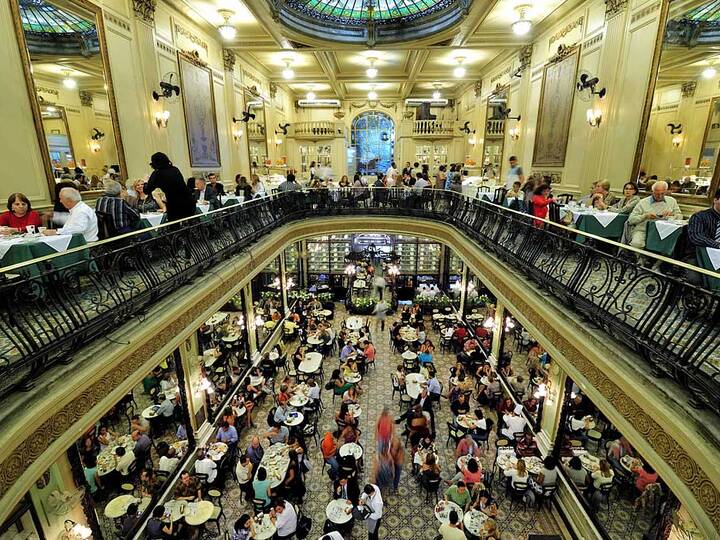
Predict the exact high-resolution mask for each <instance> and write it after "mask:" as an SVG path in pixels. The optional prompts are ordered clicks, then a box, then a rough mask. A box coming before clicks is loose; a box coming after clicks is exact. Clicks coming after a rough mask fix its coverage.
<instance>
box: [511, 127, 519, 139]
mask: <svg viewBox="0 0 720 540" xmlns="http://www.w3.org/2000/svg"><path fill="white" fill-rule="evenodd" d="M508 135H510V140H513V141H517V140H518V139H519V138H520V128H516V127H514V128H510V129H509V130H508Z"/></svg>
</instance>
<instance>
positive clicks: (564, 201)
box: [555, 193, 573, 204]
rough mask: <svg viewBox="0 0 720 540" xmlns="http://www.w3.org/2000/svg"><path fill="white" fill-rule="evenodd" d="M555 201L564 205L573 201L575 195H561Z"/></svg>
mask: <svg viewBox="0 0 720 540" xmlns="http://www.w3.org/2000/svg"><path fill="white" fill-rule="evenodd" d="M555 199H556V200H557V201H558V202H560V203H562V204H567V203H569V202H570V201H572V200H573V194H572V193H561V194H560V195H558V196H556V197H555Z"/></svg>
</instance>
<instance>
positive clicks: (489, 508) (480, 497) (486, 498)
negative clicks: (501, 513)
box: [471, 489, 498, 518]
mask: <svg viewBox="0 0 720 540" xmlns="http://www.w3.org/2000/svg"><path fill="white" fill-rule="evenodd" d="M471 508H473V509H475V510H480V511H481V512H482V513H483V514H485V515H487V516H490V517H492V518H494V517H497V513H498V510H497V504H495V501H494V500H493V498H492V495H491V494H490V492H489V491H487V490H486V489H481V490H480V491H478V492H477V495H476V496H475V500H474V501H473V502H472V505H471Z"/></svg>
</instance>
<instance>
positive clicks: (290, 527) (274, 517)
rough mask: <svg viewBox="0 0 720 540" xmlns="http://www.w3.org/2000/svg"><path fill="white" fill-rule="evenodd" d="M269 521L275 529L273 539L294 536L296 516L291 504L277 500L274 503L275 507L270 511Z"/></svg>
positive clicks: (278, 539)
mask: <svg viewBox="0 0 720 540" xmlns="http://www.w3.org/2000/svg"><path fill="white" fill-rule="evenodd" d="M270 520H271V521H272V522H273V524H274V525H275V527H276V529H277V530H276V532H275V538H276V539H277V540H282V539H283V538H291V537H294V536H295V531H296V530H297V524H298V516H297V512H296V511H295V507H294V506H293V505H292V504H290V503H288V502H286V501H284V500H283V499H278V501H277V502H276V503H275V507H274V508H273V509H272V510H270Z"/></svg>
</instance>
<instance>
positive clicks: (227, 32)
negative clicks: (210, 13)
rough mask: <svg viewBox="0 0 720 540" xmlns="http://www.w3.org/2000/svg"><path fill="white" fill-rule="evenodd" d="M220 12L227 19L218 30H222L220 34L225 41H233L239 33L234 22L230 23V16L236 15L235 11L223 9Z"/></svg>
mask: <svg viewBox="0 0 720 540" xmlns="http://www.w3.org/2000/svg"><path fill="white" fill-rule="evenodd" d="M218 13H219V14H220V16H221V17H222V18H223V19H224V21H225V22H224V23H223V24H221V25H220V26H218V31H219V32H220V35H221V36H222V38H223V39H224V40H225V41H231V40H233V39H235V36H236V35H237V30H236V29H235V27H234V26H233V25H232V24H230V18H231V17H232V16H233V15H235V12H234V11H230V10H229V9H221V10H219V11H218Z"/></svg>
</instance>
